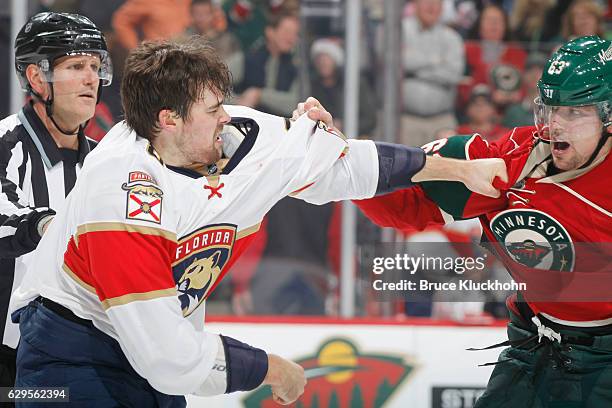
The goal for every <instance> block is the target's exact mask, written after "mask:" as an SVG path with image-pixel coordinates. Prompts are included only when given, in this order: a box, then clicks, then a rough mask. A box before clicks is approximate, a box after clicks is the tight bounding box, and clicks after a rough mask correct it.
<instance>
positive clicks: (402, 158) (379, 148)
mask: <svg viewBox="0 0 612 408" xmlns="http://www.w3.org/2000/svg"><path fill="white" fill-rule="evenodd" d="M374 144H375V145H376V152H377V154H378V185H377V186H376V195H381V194H387V193H391V192H393V191H395V190H399V189H402V188H408V187H412V186H413V185H414V183H413V182H412V181H411V179H412V177H413V176H414V175H415V174H417V173H418V172H419V171H421V169H423V167H424V166H425V158H426V156H425V152H424V151H423V149H421V148H418V147H408V146H404V145H400V144H394V143H384V142H374Z"/></svg>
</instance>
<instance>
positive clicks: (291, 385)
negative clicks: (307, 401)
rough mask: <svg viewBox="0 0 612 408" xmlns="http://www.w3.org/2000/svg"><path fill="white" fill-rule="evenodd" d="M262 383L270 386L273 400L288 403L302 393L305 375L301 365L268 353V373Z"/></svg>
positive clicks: (282, 403)
mask: <svg viewBox="0 0 612 408" xmlns="http://www.w3.org/2000/svg"><path fill="white" fill-rule="evenodd" d="M263 383H264V384H268V385H270V386H271V387H272V396H273V399H274V401H276V402H277V403H279V404H281V405H288V404H291V403H292V402H294V401H295V400H297V399H298V398H299V397H300V395H302V394H303V393H304V387H305V386H306V377H305V375H304V369H303V368H302V366H300V365H298V364H296V363H294V362H293V361H289V360H286V359H284V358H282V357H279V356H277V355H275V354H268V373H267V374H266V378H265V379H264V382H263Z"/></svg>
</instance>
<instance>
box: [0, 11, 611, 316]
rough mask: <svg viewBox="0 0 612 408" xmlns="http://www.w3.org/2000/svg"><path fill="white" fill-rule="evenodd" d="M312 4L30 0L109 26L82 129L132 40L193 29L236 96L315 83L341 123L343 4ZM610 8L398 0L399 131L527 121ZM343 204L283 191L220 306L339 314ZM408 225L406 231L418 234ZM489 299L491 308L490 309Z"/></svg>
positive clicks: (302, 89)
mask: <svg viewBox="0 0 612 408" xmlns="http://www.w3.org/2000/svg"><path fill="white" fill-rule="evenodd" d="M346 1H350V0H345V2H346ZM311 3H313V2H312V1H309V0H301V1H300V0H105V1H104V2H99V1H97V0H39V1H33V0H30V2H29V5H30V8H29V12H30V14H34V13H35V12H38V11H44V10H52V11H62V12H78V13H80V14H84V15H86V16H88V17H89V18H91V19H92V20H93V21H94V22H95V23H96V24H97V25H98V27H100V28H101V29H102V30H103V31H104V32H105V35H106V38H107V41H108V44H109V48H110V51H111V56H112V60H113V65H114V71H115V72H114V81H113V84H112V86H111V87H109V88H107V89H105V90H104V92H103V95H102V103H100V104H99V105H98V108H97V111H96V116H95V118H94V119H93V120H91V121H90V123H89V125H88V126H89V127H88V134H89V135H90V136H91V137H94V138H95V139H98V140H99V139H101V138H102V137H103V136H104V134H105V132H106V131H107V130H109V129H110V127H112V125H113V124H114V123H115V122H117V121H119V120H121V118H122V113H121V103H120V96H119V84H120V81H121V76H122V72H121V71H122V66H123V62H124V60H125V57H126V55H127V53H128V52H129V50H130V49H132V48H133V47H135V46H136V45H137V44H138V43H139V42H140V41H142V40H155V39H161V38H170V37H179V36H184V35H193V34H199V35H202V36H204V37H206V38H207V39H208V40H209V41H210V42H211V43H212V44H213V46H214V47H215V48H216V49H217V51H218V52H219V53H220V54H221V55H222V56H223V58H224V59H225V61H226V63H227V65H228V67H229V69H230V72H231V74H232V78H233V85H234V91H235V92H234V93H235V95H234V97H233V99H232V100H231V101H230V102H231V103H236V104H241V105H247V106H251V107H253V108H256V109H259V110H262V111H266V112H269V113H272V114H276V115H282V116H291V112H292V110H293V109H294V107H295V106H296V104H297V102H298V101H299V100H302V98H303V97H304V96H305V95H312V96H314V97H316V98H318V99H319V100H320V101H321V102H322V103H323V105H324V106H326V107H327V109H328V110H329V111H330V112H331V113H332V114H333V116H334V117H335V124H336V126H337V127H338V128H339V129H341V130H342V128H343V117H344V112H343V110H344V109H343V108H344V107H343V93H344V92H343V91H344V75H343V74H344V67H345V61H346V55H345V49H344V45H343V43H344V38H343V35H344V22H343V18H344V14H345V13H344V12H340V13H337V12H334V10H333V8H337V7H338V3H337V2H334V1H327V2H326V1H317V2H316V3H317V7H316V10H317V12H316V13H315V12H313V10H315V8H314V6H313V8H312V9H311V10H310V12H309V13H304V10H305V9H306V8H308V7H310V6H311ZM326 7H329V13H328V14H326V12H325V10H326ZM363 7H364V17H365V18H364V22H363V28H362V41H361V45H362V52H361V54H362V62H361V64H360V68H361V76H360V79H359V126H358V136H359V137H364V138H378V137H380V133H381V132H380V131H381V124H380V121H379V120H377V119H378V118H379V116H380V107H381V103H380V101H381V99H382V98H381V95H380V91H379V90H380V89H382V86H381V82H380V81H381V77H380V72H382V69H381V61H382V55H383V52H384V49H383V47H382V46H381V41H380V38H382V28H383V20H384V12H383V1H382V0H364V1H363ZM336 11H337V10H336ZM611 12H612V10H611V9H610V8H609V3H604V2H602V1H599V0H489V1H484V0H411V1H407V2H406V3H405V5H404V7H403V10H402V22H401V53H402V57H401V64H402V67H401V73H402V79H401V84H398V86H399V88H400V89H401V100H400V101H399V103H400V106H399V108H398V111H399V112H401V116H400V118H399V120H400V129H401V131H400V133H399V134H398V135H397V142H400V143H405V144H408V145H413V146H420V145H423V144H426V143H428V142H430V141H432V140H434V139H436V138H439V137H444V136H447V135H452V134H471V133H474V132H478V133H480V134H481V135H483V136H484V137H485V138H486V139H487V140H489V141H494V140H495V139H497V138H499V137H502V136H503V135H504V134H505V133H506V132H507V131H508V130H509V129H511V128H513V127H515V126H524V125H531V124H532V123H533V100H534V98H535V97H536V96H537V94H536V82H537V80H538V78H539V77H540V75H541V72H542V69H543V66H544V64H545V62H546V59H547V58H548V56H549V55H550V53H551V52H552V51H553V50H554V49H555V48H556V47H557V46H559V45H560V44H561V43H562V42H564V41H566V40H568V39H571V38H575V37H578V36H583V35H594V34H596V35H599V36H601V37H604V38H610V34H611V33H610V31H609V30H610V16H611ZM0 20H2V24H0V36H1V37H0V47H1V48H0V52H2V53H4V54H5V58H4V60H5V61H8V57H7V56H8V53H10V52H12V39H11V38H10V35H11V34H10V30H9V27H10V0H0ZM1 66H2V68H1V71H0V81H1V83H2V86H1V87H0V89H1V91H0V92H2V97H0V101H2V103H1V104H0V111H1V112H0V113H1V114H2V117H4V116H6V115H8V114H9V111H8V110H9V107H8V103H7V101H8V100H9V96H8V95H9V94H8V92H9V86H8V84H9V80H14V78H9V75H10V71H9V70H8V68H7V64H6V63H5V64H2V65H1ZM339 209H340V207H339V206H338V205H332V204H329V205H326V206H322V207H315V206H310V205H308V204H305V203H303V202H300V201H297V200H294V199H291V198H288V199H285V200H283V201H282V202H281V203H279V205H278V206H277V207H276V208H275V209H273V210H272V211H271V213H270V215H269V217H268V219H267V223H265V224H264V225H263V226H262V230H261V232H260V234H259V238H258V239H259V244H258V245H254V246H253V249H251V250H250V252H249V253H247V254H245V256H244V257H243V259H242V260H241V261H240V262H239V263H238V264H237V265H236V267H235V272H234V273H233V278H232V279H233V280H232V281H231V282H229V281H228V283H226V284H225V286H223V285H222V286H221V288H220V290H219V291H218V294H217V297H218V298H219V297H223V296H224V295H227V294H228V293H230V292H231V293H232V294H233V302H232V303H231V304H229V303H228V304H226V306H227V308H226V309H223V307H221V308H220V309H219V310H220V312H226V313H236V314H248V313H260V314H282V313H290V314H325V313H337V307H336V306H337V297H338V293H337V291H338V284H337V270H338V267H337V265H338V263H339V261H338V253H339V250H338V248H339V235H340V233H339V230H340V229H339V213H340V211H339ZM404 233H406V234H407V237H406V239H407V240H410V239H412V240H414V239H420V238H418V236H412V237H411V235H410V234H409V233H407V232H404ZM461 233H462V234H464V239H465V238H466V237H467V239H469V240H473V241H477V239H478V238H479V234H480V232H479V231H478V230H476V231H474V230H473V229H470V230H469V231H467V232H466V231H462V232H461ZM379 234H380V231H379V230H378V229H377V228H375V227H373V226H372V225H371V224H368V222H366V221H364V220H360V223H359V240H360V243H362V244H368V243H372V242H376V241H378V240H379ZM444 234H446V235H445V236H447V237H448V236H453V237H454V236H455V235H453V234H450V235H448V233H447V232H445V233H444ZM423 239H424V238H423ZM252 293H257V294H258V295H257V296H256V297H255V296H254V295H252ZM362 297H363V298H367V296H366V295H363V296H362ZM431 300H432V299H426V301H425V303H426V304H427V305H428V306H427V307H425V308H424V309H423V310H425V311H424V312H421V311H420V310H422V309H419V307H417V306H415V305H416V304H415V303H413V304H412V305H411V304H410V303H407V304H406V307H405V309H406V310H405V311H402V313H403V312H405V313H407V314H413V315H434V316H436V315H437V316H438V317H449V316H450V317H452V316H454V315H453V313H455V314H456V313H457V309H455V310H454V311H449V310H448V309H445V308H443V307H432V306H431ZM483 304H484V301H483ZM474 307H475V308H476V310H480V312H482V313H484V312H485V310H484V308H483V307H482V305H481V306H474V305H471V306H469V307H468V309H469V308H474ZM364 309H365V306H364ZM472 312H473V311H472V310H471V309H470V313H472ZM488 312H490V314H491V315H494V316H497V314H496V312H495V311H491V310H488Z"/></svg>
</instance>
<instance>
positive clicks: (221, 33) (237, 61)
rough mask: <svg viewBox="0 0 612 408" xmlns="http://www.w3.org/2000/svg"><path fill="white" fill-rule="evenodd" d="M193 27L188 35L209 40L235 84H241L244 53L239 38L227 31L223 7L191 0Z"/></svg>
mask: <svg viewBox="0 0 612 408" xmlns="http://www.w3.org/2000/svg"><path fill="white" fill-rule="evenodd" d="M190 12H191V18H192V21H193V23H192V25H191V26H190V27H189V28H187V31H186V34H188V35H193V34H199V35H202V36H204V37H206V39H208V40H209V41H210V42H211V44H212V45H213V47H215V49H216V50H217V52H218V53H219V55H220V56H221V58H222V59H223V61H225V63H226V64H227V66H228V68H229V70H230V72H231V73H232V80H233V82H234V83H240V81H242V77H243V69H244V53H243V52H242V48H241V45H240V41H238V38H236V36H235V35H234V34H232V33H230V32H229V31H227V19H226V17H225V12H224V11H223V9H222V8H221V7H218V6H216V5H215V4H213V2H212V0H191V7H190Z"/></svg>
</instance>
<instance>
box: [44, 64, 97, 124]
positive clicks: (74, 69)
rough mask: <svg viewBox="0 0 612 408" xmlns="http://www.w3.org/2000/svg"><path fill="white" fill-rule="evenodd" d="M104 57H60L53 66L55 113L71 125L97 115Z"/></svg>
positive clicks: (55, 116) (61, 120) (57, 118)
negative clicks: (101, 62) (100, 74)
mask: <svg viewBox="0 0 612 408" xmlns="http://www.w3.org/2000/svg"><path fill="white" fill-rule="evenodd" d="M99 69H100V57H98V56H96V55H75V56H68V57H64V58H60V59H58V60H57V61H56V64H55V66H54V68H53V115H54V118H55V119H56V120H57V121H58V122H60V123H61V124H63V125H64V126H66V127H67V128H69V129H71V128H74V127H76V126H78V125H80V124H82V123H84V122H86V121H87V120H89V119H91V118H92V117H93V116H94V112H95V110H96V102H97V98H98V86H99V85H100V77H99V76H98V71H99Z"/></svg>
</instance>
